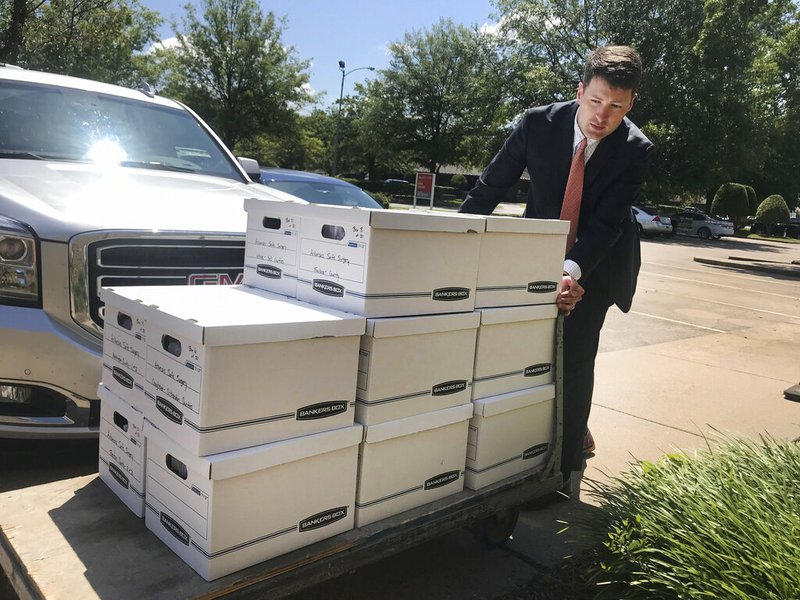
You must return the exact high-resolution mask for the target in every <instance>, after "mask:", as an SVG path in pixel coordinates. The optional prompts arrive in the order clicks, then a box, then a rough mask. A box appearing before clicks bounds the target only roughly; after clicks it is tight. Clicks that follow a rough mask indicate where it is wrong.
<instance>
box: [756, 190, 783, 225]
mask: <svg viewBox="0 0 800 600" xmlns="http://www.w3.org/2000/svg"><path fill="white" fill-rule="evenodd" d="M788 220H789V207H788V206H787V205H786V200H784V199H783V196H781V195H780V194H772V195H771V196H767V197H766V198H764V200H763V202H761V204H759V205H758V210H756V222H758V223H763V224H764V225H777V224H778V223H786V222H787V221H788Z"/></svg>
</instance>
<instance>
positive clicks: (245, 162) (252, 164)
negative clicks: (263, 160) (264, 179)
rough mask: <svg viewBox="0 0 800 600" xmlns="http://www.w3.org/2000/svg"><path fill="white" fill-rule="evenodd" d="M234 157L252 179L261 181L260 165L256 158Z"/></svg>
mask: <svg viewBox="0 0 800 600" xmlns="http://www.w3.org/2000/svg"><path fill="white" fill-rule="evenodd" d="M236 159H237V160H238V161H239V164H240V165H241V166H242V168H243V169H244V172H245V173H247V176H248V177H249V178H250V179H251V180H252V181H261V167H260V166H259V164H258V161H257V160H255V159H253V158H245V157H243V156H237V157H236Z"/></svg>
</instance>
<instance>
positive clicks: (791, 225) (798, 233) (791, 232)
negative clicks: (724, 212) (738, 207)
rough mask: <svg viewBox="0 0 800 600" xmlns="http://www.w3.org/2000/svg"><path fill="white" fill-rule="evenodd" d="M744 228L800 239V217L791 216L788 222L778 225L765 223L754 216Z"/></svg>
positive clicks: (752, 231)
mask: <svg viewBox="0 0 800 600" xmlns="http://www.w3.org/2000/svg"><path fill="white" fill-rule="evenodd" d="M742 229H744V230H745V231H747V232H748V233H756V234H761V235H769V236H775V237H790V238H798V239H800V218H796V217H791V218H789V221H788V222H787V223H777V224H776V225H765V224H764V223H758V222H757V221H756V220H755V219H754V218H749V219H747V223H745V226H744V227H743V228H742Z"/></svg>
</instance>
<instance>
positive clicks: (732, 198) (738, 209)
mask: <svg viewBox="0 0 800 600" xmlns="http://www.w3.org/2000/svg"><path fill="white" fill-rule="evenodd" d="M711 214H712V215H726V216H727V217H728V218H730V219H731V220H732V221H733V224H734V226H735V227H737V228H738V227H741V226H742V225H743V224H744V221H745V219H746V218H747V216H748V215H749V214H750V203H749V202H748V200H747V189H746V188H745V186H743V185H742V184H741V183H723V184H722V185H721V186H719V189H718V190H717V193H716V194H714V200H713V201H712V202H711Z"/></svg>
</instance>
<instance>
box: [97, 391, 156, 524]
mask: <svg viewBox="0 0 800 600" xmlns="http://www.w3.org/2000/svg"><path fill="white" fill-rule="evenodd" d="M97 394H98V396H99V397H100V454H99V457H100V458H99V462H98V470H99V473H100V479H102V480H103V481H104V482H105V483H106V485H107V486H108V487H109V488H111V491H113V492H114V493H115V494H116V495H117V496H119V498H120V500H122V501H123V502H124V503H125V505H126V506H127V507H128V508H130V509H131V510H132V511H133V513H134V514H135V515H136V516H137V517H143V516H144V497H145V472H144V470H145V436H144V433H143V426H144V415H143V414H142V413H141V412H140V411H138V410H136V409H135V408H134V407H133V406H131V405H130V404H128V403H127V402H126V401H125V400H123V399H122V398H120V397H119V396H117V395H116V394H115V393H113V392H112V391H110V390H109V389H107V388H106V387H105V386H104V385H103V384H101V385H100V386H99V387H98V390H97Z"/></svg>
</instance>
